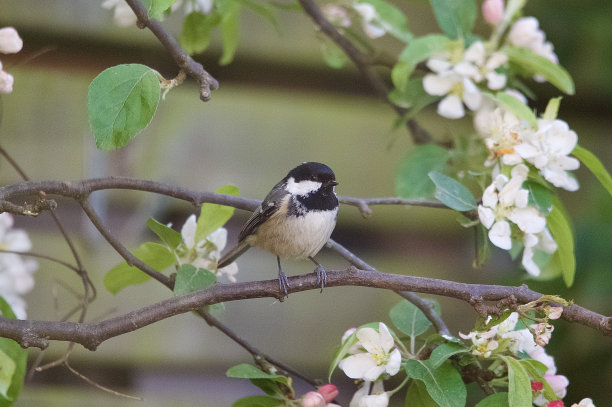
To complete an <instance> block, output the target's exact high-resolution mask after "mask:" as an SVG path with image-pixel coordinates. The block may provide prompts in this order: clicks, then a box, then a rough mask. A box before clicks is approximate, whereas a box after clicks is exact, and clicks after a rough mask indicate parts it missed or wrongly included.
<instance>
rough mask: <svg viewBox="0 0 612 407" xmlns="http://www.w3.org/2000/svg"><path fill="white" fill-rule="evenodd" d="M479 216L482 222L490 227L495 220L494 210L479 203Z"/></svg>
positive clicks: (486, 226)
mask: <svg viewBox="0 0 612 407" xmlns="http://www.w3.org/2000/svg"><path fill="white" fill-rule="evenodd" d="M478 218H480V223H482V225H483V226H484V227H485V228H487V229H489V228H491V226H492V225H493V222H495V212H493V210H492V209H490V208H485V207H484V206H482V205H478Z"/></svg>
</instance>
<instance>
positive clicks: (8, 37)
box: [0, 27, 23, 54]
mask: <svg viewBox="0 0 612 407" xmlns="http://www.w3.org/2000/svg"><path fill="white" fill-rule="evenodd" d="M21 48H23V41H22V40H21V38H20V37H19V34H17V30H15V29H14V28H13V27H4V28H1V29H0V52H2V53H3V54H14V53H16V52H19V51H21Z"/></svg>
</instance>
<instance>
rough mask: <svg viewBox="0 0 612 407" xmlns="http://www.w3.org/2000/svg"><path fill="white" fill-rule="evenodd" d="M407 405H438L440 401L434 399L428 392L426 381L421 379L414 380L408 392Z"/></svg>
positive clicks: (423, 406)
mask: <svg viewBox="0 0 612 407" xmlns="http://www.w3.org/2000/svg"><path fill="white" fill-rule="evenodd" d="M404 405H405V406H406V407H438V403H436V402H435V401H433V400H432V398H431V397H430V396H429V393H427V389H426V388H425V383H423V382H422V381H420V380H413V381H412V383H411V384H410V387H409V388H408V391H407V392H406V401H405V403H404Z"/></svg>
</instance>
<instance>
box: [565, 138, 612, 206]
mask: <svg viewBox="0 0 612 407" xmlns="http://www.w3.org/2000/svg"><path fill="white" fill-rule="evenodd" d="M572 155H574V156H575V157H576V158H577V159H579V160H580V161H581V162H582V163H583V164H584V165H585V166H586V167H587V168H588V169H589V170H590V171H591V172H592V173H593V175H595V178H597V179H598V180H599V182H601V185H603V187H604V188H605V189H606V191H608V193H609V194H610V195H612V176H610V173H609V172H608V171H607V170H606V167H604V165H603V164H602V163H601V161H600V160H599V158H597V156H596V155H595V154H593V153H592V152H590V151H589V150H587V149H586V148H584V147H581V146H576V147H575V148H574V151H572Z"/></svg>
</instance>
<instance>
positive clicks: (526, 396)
mask: <svg viewBox="0 0 612 407" xmlns="http://www.w3.org/2000/svg"><path fill="white" fill-rule="evenodd" d="M500 357H501V358H502V359H503V360H504V361H505V362H506V365H507V366H508V402H509V404H510V405H511V406H512V407H532V405H533V404H532V402H531V400H532V396H531V380H530V379H529V374H527V371H526V370H525V369H524V368H523V366H522V365H521V364H520V363H519V361H518V360H516V359H514V358H513V357H512V356H503V355H501V356H500Z"/></svg>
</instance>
